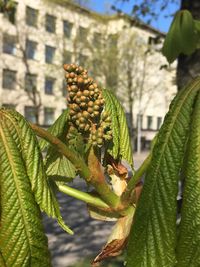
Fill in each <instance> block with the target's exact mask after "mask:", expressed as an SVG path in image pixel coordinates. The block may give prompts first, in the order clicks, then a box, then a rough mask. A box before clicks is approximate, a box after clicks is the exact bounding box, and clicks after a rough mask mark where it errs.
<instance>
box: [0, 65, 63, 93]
mask: <svg viewBox="0 0 200 267" xmlns="http://www.w3.org/2000/svg"><path fill="white" fill-rule="evenodd" d="M16 76H17V72H16V71H13V70H9V69H3V82H2V87H3V89H9V90H14V89H16V85H17V77H16ZM55 81H56V79H55V78H53V77H49V76H46V77H45V83H44V92H45V94H47V95H53V94H54V85H55ZM24 88H25V90H26V91H27V92H34V91H37V75H35V74H30V73H26V75H25V80H24ZM63 96H66V89H65V86H64V85H63Z"/></svg>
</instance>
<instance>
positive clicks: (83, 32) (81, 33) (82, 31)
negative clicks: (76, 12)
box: [79, 26, 88, 39]
mask: <svg viewBox="0 0 200 267" xmlns="http://www.w3.org/2000/svg"><path fill="white" fill-rule="evenodd" d="M87 35H88V29H86V28H84V27H82V26H80V27H79V38H80V39H86V38H87Z"/></svg>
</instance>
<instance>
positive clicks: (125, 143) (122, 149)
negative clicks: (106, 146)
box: [109, 91, 133, 168]
mask: <svg viewBox="0 0 200 267" xmlns="http://www.w3.org/2000/svg"><path fill="white" fill-rule="evenodd" d="M109 93H110V96H111V98H112V102H113V104H114V105H115V108H116V111H117V120H118V124H119V155H120V156H121V157H122V158H123V159H124V160H126V161H127V162H128V163H129V164H130V166H131V167H132V168H133V154H132V147H131V140H130V136H129V130H128V125H127V121H126V116H125V112H124V109H123V107H122V105H121V104H120V102H119V101H118V99H117V98H116V97H115V96H114V95H113V94H112V92H110V91H109Z"/></svg>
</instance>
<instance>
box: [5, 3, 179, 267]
mask: <svg viewBox="0 0 200 267" xmlns="http://www.w3.org/2000/svg"><path fill="white" fill-rule="evenodd" d="M136 2H138V5H139V4H141V2H142V1H114V0H113V1H112V0H110V1H109V0H107V1H106V0H104V1H92V0H91V1H89V0H88V1H69V0H16V1H0V11H1V12H0V25H1V29H0V107H1V106H2V107H9V108H12V109H16V110H17V111H18V112H20V113H21V114H22V115H24V116H25V117H26V118H27V120H29V121H30V122H32V123H36V124H38V125H40V126H42V127H45V128H48V127H49V126H50V125H51V124H52V123H53V122H54V121H55V119H56V118H57V117H58V116H59V115H60V114H61V113H62V111H63V110H65V109H66V107H67V103H66V97H67V91H66V82H65V78H64V71H63V64H64V63H76V64H80V65H81V66H83V67H84V68H87V69H88V71H89V74H90V75H91V76H92V77H93V78H95V79H96V81H97V82H98V83H99V84H100V85H101V87H103V88H107V89H109V90H112V91H113V92H114V94H115V95H116V96H117V97H118V98H119V99H120V101H121V103H122V105H123V107H124V109H125V112H126V116H127V121H128V125H129V130H130V135H131V140H132V147H133V150H134V151H135V164H136V168H137V167H138V166H139V165H140V164H141V162H142V160H143V159H144V158H145V156H146V154H147V152H148V150H149V147H150V143H151V141H152V139H153V137H154V136H155V134H156V133H157V131H158V130H159V128H160V126H161V124H162V122H163V119H164V116H165V114H166V112H167V111H168V107H169V103H170V101H171V99H172V98H173V97H174V95H175V93H176V90H177V88H176V83H175V75H176V65H177V64H176V62H175V63H173V64H172V65H170V66H169V65H168V64H167V61H166V59H165V58H164V56H162V54H161V48H162V44H163V41H164V38H165V32H166V31H167V30H168V28H169V25H170V22H171V20H172V16H171V15H172V14H173V13H174V11H175V10H176V9H177V8H178V5H177V4H176V3H175V2H176V1H172V4H170V5H169V6H168V9H164V11H163V12H162V14H161V16H160V14H159V13H160V12H159V10H160V9H159V8H158V7H156V6H155V10H154V13H155V15H156V14H157V17H156V18H155V17H154V16H153V15H154V14H153V13H152V14H150V13H149V15H147V16H146V17H145V18H143V17H142V16H140V14H139V13H138V12H137V11H138V10H137V5H136V4H135V3H136ZM150 2H151V1H150ZM158 2H159V1H158ZM133 11H135V13H134V14H133ZM147 11H148V10H146V13H148V12H149V11H148V12H147ZM144 12H145V10H143V13H144ZM73 186H74V187H76V188H81V189H84V187H85V184H84V183H83V182H82V181H81V180H77V181H76V182H75V184H73ZM58 197H59V200H60V205H61V208H62V212H63V217H64V219H65V221H66V222H67V223H68V224H69V225H70V226H71V228H72V229H73V230H74V232H75V235H74V236H73V237H71V236H68V235H67V234H66V233H64V232H63V231H62V229H60V228H59V227H58V226H57V224H56V222H54V221H52V220H51V219H49V218H47V217H44V224H45V228H46V232H47V235H48V238H49V247H50V250H51V253H52V261H53V266H54V267H65V266H74V267H81V266H82V267H83V266H89V262H90V261H91V259H92V257H93V256H94V255H95V254H97V253H98V251H99V250H100V249H101V247H102V246H103V244H104V243H105V241H106V237H107V235H108V234H109V233H110V231H111V227H112V225H113V223H102V222H98V221H94V220H91V219H90V218H89V216H88V215H87V209H86V206H85V204H83V203H81V202H79V201H76V200H73V199H71V198H70V197H66V196H63V195H61V194H59V195H58ZM122 262H123V261H122V258H119V259H117V261H116V262H113V261H112V263H110V262H107V263H105V266H113V267H114V266H123V264H122Z"/></svg>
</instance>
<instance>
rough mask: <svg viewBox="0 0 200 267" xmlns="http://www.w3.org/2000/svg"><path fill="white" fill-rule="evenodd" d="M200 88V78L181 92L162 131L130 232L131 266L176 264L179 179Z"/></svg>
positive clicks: (152, 266) (153, 266)
mask: <svg viewBox="0 0 200 267" xmlns="http://www.w3.org/2000/svg"><path fill="white" fill-rule="evenodd" d="M199 89H200V79H199V78H197V79H196V80H195V81H194V82H192V83H191V84H189V85H188V86H187V87H186V88H185V89H183V90H181V91H180V92H179V93H178V95H177V96H176V97H175V99H174V101H173V102H172V104H171V107H170V110H169V112H168V114H167V115H166V118H165V120H164V123H163V125H162V127H161V129H160V131H159V133H158V136H157V141H156V144H155V147H154V149H153V155H152V161H151V166H150V167H149V170H148V172H147V175H146V178H145V183H144V187H143V190H142V194H141V197H140V200H139V203H138V206H137V209H136V214H135V219H134V224H133V227H132V230H131V234H130V239H129V244H128V257H127V260H128V264H127V266H128V267H133V266H134V267H140V266H141V267H160V266H165V267H172V266H174V265H175V263H176V256H175V247H176V214H177V201H176V197H177V192H178V180H179V173H180V169H181V166H182V161H183V156H184V151H185V146H186V141H187V136H188V132H189V125H190V117H191V113H192V109H193V103H194V99H195V97H196V94H197V92H198V90H199Z"/></svg>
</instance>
